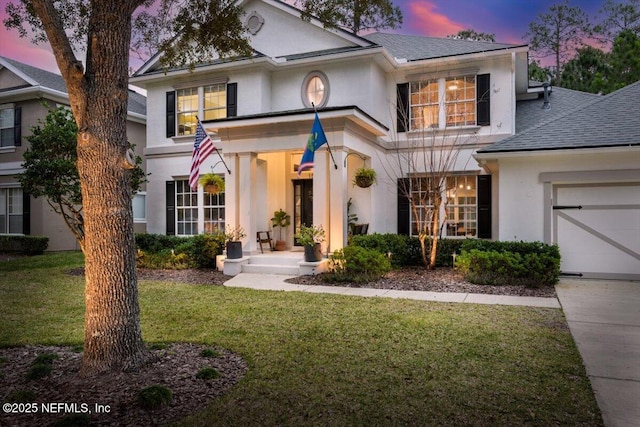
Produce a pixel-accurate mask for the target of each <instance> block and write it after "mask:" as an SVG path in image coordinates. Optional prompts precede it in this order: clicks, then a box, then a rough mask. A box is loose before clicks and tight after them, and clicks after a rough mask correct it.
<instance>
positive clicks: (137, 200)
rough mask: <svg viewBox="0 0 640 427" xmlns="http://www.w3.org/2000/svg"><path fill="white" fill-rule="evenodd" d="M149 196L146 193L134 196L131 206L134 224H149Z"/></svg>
mask: <svg viewBox="0 0 640 427" xmlns="http://www.w3.org/2000/svg"><path fill="white" fill-rule="evenodd" d="M146 199H147V195H146V193H136V194H134V195H133V199H132V200H131V205H132V207H133V220H134V222H147V206H146V203H147V200H146Z"/></svg>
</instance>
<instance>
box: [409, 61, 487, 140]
mask: <svg viewBox="0 0 640 427" xmlns="http://www.w3.org/2000/svg"><path fill="white" fill-rule="evenodd" d="M420 77H422V76H420ZM427 77H428V76H427ZM490 95H491V91H490V75H489V74H477V75H476V74H461V75H458V76H454V77H451V76H449V75H446V76H440V77H438V76H434V77H433V78H416V79H414V80H413V81H411V82H410V83H401V84H398V102H397V130H398V131H399V132H406V131H416V130H423V129H447V128H459V127H464V126H489V125H490V124H491V102H490V101H491V100H490Z"/></svg>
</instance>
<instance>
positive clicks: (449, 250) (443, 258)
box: [351, 233, 464, 268]
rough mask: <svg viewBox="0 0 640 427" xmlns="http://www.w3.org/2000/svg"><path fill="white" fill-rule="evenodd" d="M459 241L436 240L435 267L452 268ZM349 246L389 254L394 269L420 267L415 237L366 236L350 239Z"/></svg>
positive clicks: (460, 241) (429, 246) (460, 243)
mask: <svg viewBox="0 0 640 427" xmlns="http://www.w3.org/2000/svg"><path fill="white" fill-rule="evenodd" d="M463 242H464V240H461V239H440V240H438V253H437V255H436V267H453V256H452V255H453V253H454V252H455V253H457V254H459V253H461V251H462V244H463ZM351 245H354V246H359V247H362V248H367V249H373V250H376V251H378V252H380V253H381V254H383V255H387V254H388V253H389V252H391V265H392V266H393V267H394V268H397V267H407V266H422V265H424V264H423V262H422V250H421V249H420V241H419V240H418V238H417V237H410V236H404V235H400V234H391V233H389V234H377V233H374V234H367V235H358V236H353V237H352V238H351ZM426 246H427V257H428V256H429V252H430V250H431V239H427V241H426Z"/></svg>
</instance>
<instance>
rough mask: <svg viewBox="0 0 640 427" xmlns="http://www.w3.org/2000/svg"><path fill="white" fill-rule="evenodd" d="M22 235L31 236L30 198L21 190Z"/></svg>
mask: <svg viewBox="0 0 640 427" xmlns="http://www.w3.org/2000/svg"><path fill="white" fill-rule="evenodd" d="M22 234H24V235H25V236H29V235H30V234H31V196H30V195H29V193H27V192H26V191H24V190H22Z"/></svg>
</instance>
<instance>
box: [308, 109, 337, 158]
mask: <svg viewBox="0 0 640 427" xmlns="http://www.w3.org/2000/svg"><path fill="white" fill-rule="evenodd" d="M311 106H312V107H313V111H314V112H315V113H316V114H318V109H317V108H316V104H314V103H313V102H312V103H311ZM327 148H328V149H329V154H330V155H331V161H332V162H333V167H334V168H335V169H336V170H338V165H337V164H336V159H334V158H333V152H332V151H331V146H330V145H329V140H328V139H327Z"/></svg>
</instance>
